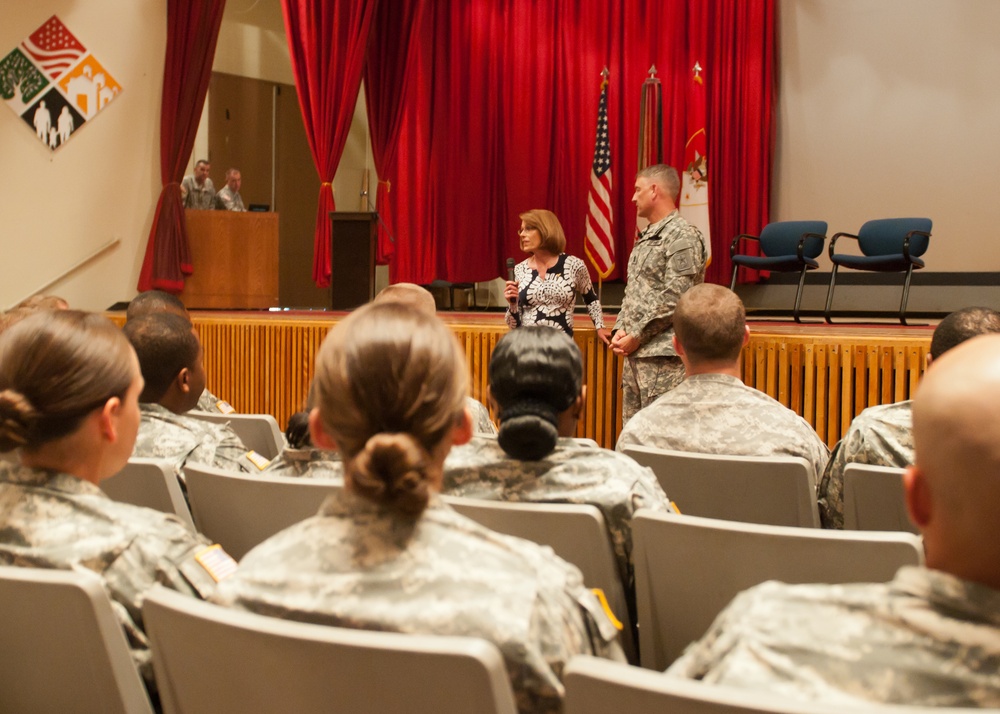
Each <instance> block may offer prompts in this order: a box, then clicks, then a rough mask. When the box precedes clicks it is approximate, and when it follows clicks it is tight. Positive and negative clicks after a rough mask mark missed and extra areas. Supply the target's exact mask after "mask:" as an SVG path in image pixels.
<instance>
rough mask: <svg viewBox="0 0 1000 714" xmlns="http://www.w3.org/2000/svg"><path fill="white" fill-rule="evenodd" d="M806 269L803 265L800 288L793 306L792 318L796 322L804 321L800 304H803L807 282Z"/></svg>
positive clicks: (796, 292)
mask: <svg viewBox="0 0 1000 714" xmlns="http://www.w3.org/2000/svg"><path fill="white" fill-rule="evenodd" d="M806 270H807V268H806V267H805V266H802V273H801V274H800V275H799V289H798V290H796V291H795V307H793V308H792V318H793V319H794V320H795V321H796V322H802V320H801V319H800V318H799V305H800V304H802V288H804V287H805V284H806Z"/></svg>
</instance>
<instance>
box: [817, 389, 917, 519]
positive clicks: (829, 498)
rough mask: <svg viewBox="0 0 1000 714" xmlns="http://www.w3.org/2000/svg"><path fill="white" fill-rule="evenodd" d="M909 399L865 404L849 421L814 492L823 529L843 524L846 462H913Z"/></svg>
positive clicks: (890, 464)
mask: <svg viewBox="0 0 1000 714" xmlns="http://www.w3.org/2000/svg"><path fill="white" fill-rule="evenodd" d="M912 408H913V402H911V401H906V402H897V403H896V404H882V405H880V406H875V407H868V408H867V409H865V410H864V411H863V412H861V413H860V414H858V415H857V416H856V417H855V418H854V421H852V422H851V426H850V428H849V429H848V430H847V433H846V434H844V438H843V439H841V440H840V441H839V442H838V443H837V445H836V446H834V447H833V455H832V456H831V457H830V463H828V464H827V465H826V471H825V472H824V473H823V478H822V479H820V482H819V489H818V490H817V495H818V497H819V515H820V518H821V519H822V521H823V527H824V528H843V527H844V469H845V468H846V467H847V464H869V465H871V466H893V467H896V468H903V467H904V466H909V465H910V464H912V463H913V415H912Z"/></svg>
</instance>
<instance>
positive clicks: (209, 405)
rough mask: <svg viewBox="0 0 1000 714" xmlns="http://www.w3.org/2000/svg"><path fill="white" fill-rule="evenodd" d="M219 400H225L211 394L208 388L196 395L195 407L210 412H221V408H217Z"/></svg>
mask: <svg viewBox="0 0 1000 714" xmlns="http://www.w3.org/2000/svg"><path fill="white" fill-rule="evenodd" d="M219 402H224V403H227V404H228V402H225V400H222V399H219V398H218V397H217V396H215V395H214V394H212V393H211V392H210V391H208V389H206V390H205V391H203V392H202V393H201V396H200V397H198V406H196V407H195V409H197V410H198V411H200V412H210V413H212V414H223V413H225V412H223V411H222V410H221V409H219Z"/></svg>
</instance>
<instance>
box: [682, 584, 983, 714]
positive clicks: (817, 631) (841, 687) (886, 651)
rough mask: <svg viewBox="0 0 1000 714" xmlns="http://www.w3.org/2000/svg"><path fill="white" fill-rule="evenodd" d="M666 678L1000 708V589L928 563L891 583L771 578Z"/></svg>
mask: <svg viewBox="0 0 1000 714" xmlns="http://www.w3.org/2000/svg"><path fill="white" fill-rule="evenodd" d="M667 674H668V676H670V675H676V676H680V677H687V678H692V679H701V680H704V681H705V682H709V683H713V684H721V685H725V686H729V687H741V688H746V689H757V690H767V691H771V692H775V693H778V694H781V695H783V696H788V697H794V698H796V699H807V700H822V701H824V702H828V703H833V704H847V703H854V704H857V703H859V702H872V701H875V702H885V703H892V704H907V705H911V706H919V707H983V708H997V707H1000V591H997V590H993V589H991V588H988V587H986V586H984V585H979V584H976V583H971V582H967V581H963V580H959V579H958V578H955V577H953V576H951V575H948V574H946V573H943V572H941V571H937V570H930V569H927V568H918V567H904V568H901V569H900V570H899V572H898V573H897V574H896V577H895V579H893V580H892V582H890V583H878V584H861V585H859V584H854V585H786V584H784V583H777V582H769V583H764V584H763V585H759V586H757V587H755V588H752V589H751V590H748V591H746V592H744V593H742V594H740V595H739V596H737V597H736V599H735V600H733V602H732V604H731V605H730V606H729V607H728V608H727V609H726V610H725V611H724V612H723V613H722V614H721V615H719V617H718V618H717V619H716V621H715V623H714V624H713V625H712V627H711V628H710V629H709V631H708V634H706V635H705V637H703V638H702V639H701V640H700V641H699V642H697V643H695V644H693V645H691V646H690V647H688V649H687V650H686V651H685V653H684V655H683V656H681V658H680V659H678V660H677V661H676V662H675V663H674V664H673V665H671V667H670V668H669V669H668V670H667ZM928 711H930V710H928Z"/></svg>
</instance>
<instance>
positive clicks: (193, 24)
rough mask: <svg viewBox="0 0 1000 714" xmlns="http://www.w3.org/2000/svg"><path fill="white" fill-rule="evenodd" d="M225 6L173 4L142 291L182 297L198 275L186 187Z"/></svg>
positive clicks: (189, 0)
mask: <svg viewBox="0 0 1000 714" xmlns="http://www.w3.org/2000/svg"><path fill="white" fill-rule="evenodd" d="M225 4H226V3H225V0H168V2H167V49H166V61H165V63H164V65H165V66H164V69H163V98H162V100H161V104H160V181H161V183H162V184H163V188H162V190H161V191H160V198H159V200H158V201H157V204H156V213H155V214H154V216H153V226H152V228H151V229H150V231H149V239H148V241H147V243H146V254H145V257H144V258H143V261H142V269H141V271H140V273H139V284H138V289H139V290H140V291H143V290H150V289H154V288H155V289H158V290H166V291H169V292H174V293H178V292H180V291H181V290H183V289H184V276H185V275H190V274H191V272H192V271H193V266H192V265H191V253H190V249H189V247H188V238H187V223H186V222H185V219H184V207H183V204H182V202H181V188H180V182H181V179H182V178H184V168H185V166H186V165H187V162H188V158H189V157H190V156H191V151H192V149H193V148H194V139H195V134H196V133H197V131H198V123H199V121H200V120H201V112H202V109H204V107H205V95H206V94H207V93H208V83H209V80H210V79H211V74H212V60H213V58H214V57H215V46H216V42H217V41H218V38H219V26H220V25H221V24H222V11H223V9H224V8H225Z"/></svg>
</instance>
